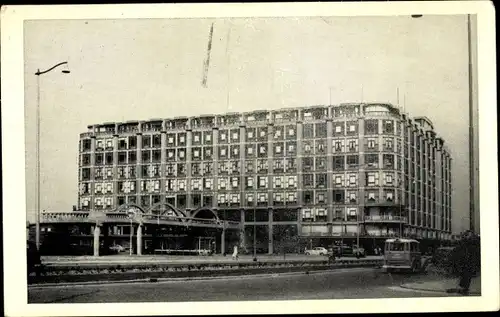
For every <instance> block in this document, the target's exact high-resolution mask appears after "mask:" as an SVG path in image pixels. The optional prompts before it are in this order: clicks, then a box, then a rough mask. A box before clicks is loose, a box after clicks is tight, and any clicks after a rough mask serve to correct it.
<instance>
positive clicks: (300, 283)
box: [28, 268, 452, 303]
mask: <svg viewBox="0 0 500 317" xmlns="http://www.w3.org/2000/svg"><path fill="white" fill-rule="evenodd" d="M423 278H425V277H423V276H418V275H406V274H385V273H382V272H381V271H380V269H371V268H358V269H339V270H335V271H329V272H321V273H311V274H305V273H301V274H290V275H274V276H272V275H268V276H248V277H228V278H223V279H209V280H182V281H159V282H156V283H150V282H148V283H144V282H141V283H126V284H125V283H120V284H101V285H74V286H30V287H29V288H28V303H120V302H122V303H124V302H185V301H238V300H247V301H248V300H254V301H255V300H298V299H365V298H398V297H399V298H403V297H430V296H431V297H443V296H452V295H449V294H443V293H433V292H425V291H413V290H408V289H403V288H400V287H399V285H401V284H402V283H403V282H409V281H416V280H421V279H423Z"/></svg>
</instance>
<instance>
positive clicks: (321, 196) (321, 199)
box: [316, 193, 325, 204]
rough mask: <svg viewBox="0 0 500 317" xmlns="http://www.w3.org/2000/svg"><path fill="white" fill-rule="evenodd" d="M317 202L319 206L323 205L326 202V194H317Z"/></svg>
mask: <svg viewBox="0 0 500 317" xmlns="http://www.w3.org/2000/svg"><path fill="white" fill-rule="evenodd" d="M316 202H317V203H318V204H323V203H324V202H325V194H324V193H317V194H316Z"/></svg>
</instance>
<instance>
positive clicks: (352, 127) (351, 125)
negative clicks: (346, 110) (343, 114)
mask: <svg viewBox="0 0 500 317" xmlns="http://www.w3.org/2000/svg"><path fill="white" fill-rule="evenodd" d="M346 124H347V134H348V135H354V134H356V133H358V122H357V121H349V122H347V123H346Z"/></svg>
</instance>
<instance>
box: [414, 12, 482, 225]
mask: <svg viewBox="0 0 500 317" xmlns="http://www.w3.org/2000/svg"><path fill="white" fill-rule="evenodd" d="M411 17H412V18H414V19H418V18H421V17H423V15H422V14H412V15H411ZM467 61H468V79H469V83H468V86H469V87H468V89H469V100H468V102H469V105H468V106H469V107H468V108H469V227H470V229H471V230H472V231H473V232H475V231H476V228H475V217H476V213H475V208H476V207H475V202H474V186H475V172H474V170H475V168H474V167H475V164H474V160H475V156H474V105H473V103H474V102H473V94H472V93H473V88H472V86H473V81H472V25H471V15H470V14H467Z"/></svg>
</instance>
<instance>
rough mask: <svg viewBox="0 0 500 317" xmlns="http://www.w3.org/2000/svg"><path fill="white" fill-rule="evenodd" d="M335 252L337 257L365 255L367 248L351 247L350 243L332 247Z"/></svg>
mask: <svg viewBox="0 0 500 317" xmlns="http://www.w3.org/2000/svg"><path fill="white" fill-rule="evenodd" d="M332 251H333V254H334V255H335V256H337V257H351V256H355V257H361V258H363V257H365V256H366V252H365V249H363V248H361V247H359V248H358V247H350V246H348V245H343V246H334V247H333V248H332Z"/></svg>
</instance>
